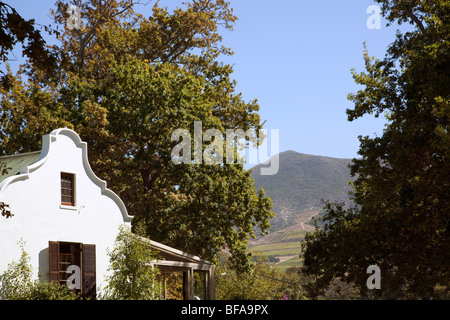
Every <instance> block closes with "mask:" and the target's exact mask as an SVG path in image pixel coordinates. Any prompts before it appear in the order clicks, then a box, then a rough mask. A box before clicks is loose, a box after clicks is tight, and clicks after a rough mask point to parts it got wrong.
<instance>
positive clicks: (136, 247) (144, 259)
mask: <svg viewBox="0 0 450 320" xmlns="http://www.w3.org/2000/svg"><path fill="white" fill-rule="evenodd" d="M108 255H109V257H110V267H109V269H108V271H110V272H111V274H109V275H108V277H107V283H108V284H107V286H106V287H105V288H104V292H103V294H102V298H103V299H113V300H156V299H158V298H159V282H158V280H157V276H158V274H159V271H158V269H157V268H156V267H153V266H152V265H151V263H152V262H154V261H155V260H156V259H157V256H156V254H155V253H154V252H153V250H151V248H150V245H149V244H148V243H146V242H144V241H143V240H142V239H140V238H139V237H136V236H134V235H133V234H132V232H131V230H129V228H128V227H126V226H124V225H123V226H121V227H120V229H119V234H118V235H117V238H116V242H115V245H114V248H113V249H112V250H111V251H108Z"/></svg>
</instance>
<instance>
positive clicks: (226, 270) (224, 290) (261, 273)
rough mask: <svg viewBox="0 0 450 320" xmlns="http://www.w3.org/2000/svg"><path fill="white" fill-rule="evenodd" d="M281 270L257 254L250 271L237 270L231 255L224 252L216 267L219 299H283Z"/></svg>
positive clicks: (217, 296)
mask: <svg viewBox="0 0 450 320" xmlns="http://www.w3.org/2000/svg"><path fill="white" fill-rule="evenodd" d="M280 278H281V274H280V272H279V271H278V270H277V269H275V268H273V267H271V266H269V265H268V264H267V263H266V261H265V259H264V258H263V257H262V256H256V259H255V261H254V262H253V263H252V267H251V268H250V270H249V271H245V272H242V271H238V270H235V269H234V268H233V266H232V264H230V260H229V257H228V256H226V255H224V254H222V255H221V259H220V260H219V265H218V267H217V269H216V299H217V300H281V299H282V298H283V292H282V290H281V288H282V282H280V281H279V279H280Z"/></svg>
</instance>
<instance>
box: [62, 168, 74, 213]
mask: <svg viewBox="0 0 450 320" xmlns="http://www.w3.org/2000/svg"><path fill="white" fill-rule="evenodd" d="M61 204H62V205H66V206H75V175H74V174H71V173H64V172H61Z"/></svg>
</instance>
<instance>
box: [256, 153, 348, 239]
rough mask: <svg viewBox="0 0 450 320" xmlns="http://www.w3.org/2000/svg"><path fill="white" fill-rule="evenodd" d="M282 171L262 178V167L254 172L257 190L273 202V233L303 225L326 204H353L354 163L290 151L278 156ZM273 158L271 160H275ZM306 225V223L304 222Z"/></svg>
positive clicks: (259, 166) (261, 165) (260, 165)
mask: <svg viewBox="0 0 450 320" xmlns="http://www.w3.org/2000/svg"><path fill="white" fill-rule="evenodd" d="M278 157H279V169H278V172H277V173H276V174H275V175H261V174H260V170H259V169H260V168H261V167H265V166H267V164H259V165H256V166H254V167H253V168H252V169H253V170H252V178H253V179H254V181H255V187H256V189H257V190H258V189H260V188H261V187H262V188H264V191H265V193H266V196H269V197H270V198H271V200H272V202H273V209H272V210H273V211H274V212H275V213H276V216H275V217H274V218H272V219H271V230H270V231H271V232H274V231H278V230H281V229H283V228H286V227H289V226H291V225H294V224H296V223H298V222H299V219H302V217H304V216H308V215H310V214H309V212H310V211H318V212H321V211H322V208H323V201H322V200H329V201H343V202H345V203H346V204H350V203H351V200H350V195H349V191H350V190H351V186H350V184H349V181H351V180H353V178H352V177H351V175H350V168H349V164H350V163H351V161H352V159H346V158H333V157H329V156H318V155H310V154H304V153H299V152H297V151H294V150H287V151H284V152H281V153H279V154H278ZM272 159H273V157H272V158H271V160H272ZM303 222H304V221H303Z"/></svg>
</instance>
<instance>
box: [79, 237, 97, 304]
mask: <svg viewBox="0 0 450 320" xmlns="http://www.w3.org/2000/svg"><path fill="white" fill-rule="evenodd" d="M82 270H83V291H82V295H83V296H84V297H85V298H90V299H95V297H96V274H95V273H96V272H95V270H96V265H95V244H83V268H82Z"/></svg>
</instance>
